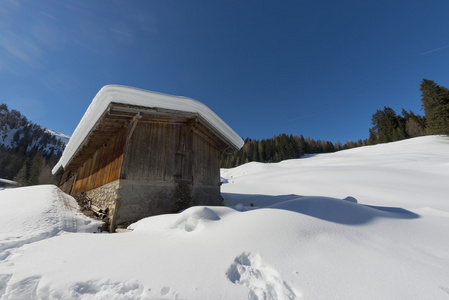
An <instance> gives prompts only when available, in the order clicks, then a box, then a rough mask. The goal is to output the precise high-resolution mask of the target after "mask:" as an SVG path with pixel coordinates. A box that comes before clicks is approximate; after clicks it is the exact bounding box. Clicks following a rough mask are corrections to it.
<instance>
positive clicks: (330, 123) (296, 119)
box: [0, 0, 449, 143]
mask: <svg viewBox="0 0 449 300" xmlns="http://www.w3.org/2000/svg"><path fill="white" fill-rule="evenodd" d="M448 16H449V1H447V0H442V1H432V0H429V1H427V0H426V1H413V0H409V1H394V0H388V1H383V0H375V1H360V0H350V1H302V0H297V1H230V0H223V1H187V0H183V1H110V0H108V1H91V0H85V1H82V0H77V1H59V0H58V1H35V0H30V1H8V0H2V1H1V2H0V103H6V104H8V106H9V107H10V108H11V109H18V110H20V111H21V112H22V113H24V114H25V115H26V116H27V117H28V118H29V119H31V120H32V121H33V122H35V123H37V124H39V125H42V126H44V127H47V128H50V129H54V130H57V131H61V132H63V133H66V134H68V135H70V134H71V133H72V132H73V130H74V129H75V127H76V126H77V124H78V122H79V120H80V119H81V117H82V116H83V114H84V112H85V110H86V109H87V107H88V105H89V104H90V102H91V101H92V99H93V97H94V96H95V94H96V93H97V92H98V91H99V90H100V88H101V87H102V86H104V85H107V84H122V85H129V86H134V87H138V88H143V89H147V90H151V91H157V92H162V93H167V94H173V95H180V96H187V97H191V98H194V99H196V100H199V101H201V102H203V103H205V104H206V105H207V106H209V107H210V108H211V109H212V110H214V111H215V112H216V113H217V114H218V115H219V116H220V117H221V118H222V119H223V120H224V121H225V122H227V123H228V124H229V125H230V126H231V127H232V128H233V129H234V130H235V131H236V132H237V133H238V134H239V135H241V136H242V137H244V138H246V137H251V138H256V139H262V138H269V137H273V136H274V135H275V134H280V133H287V134H302V135H304V136H305V137H307V136H309V137H311V138H314V139H325V140H331V141H333V142H335V141H337V140H340V141H341V142H343V143H344V142H345V141H347V140H357V139H364V138H367V137H368V128H370V127H371V124H370V121H371V115H372V114H373V113H375V111H376V110H377V109H382V108H383V107H384V106H390V107H392V108H393V109H394V110H395V111H396V112H397V113H400V112H401V109H402V108H405V109H407V110H410V109H411V110H413V111H414V112H415V113H420V114H423V112H422V111H421V110H420V109H421V102H420V92H419V84H420V82H421V80H422V78H427V79H432V80H434V81H436V82H437V83H438V84H440V85H443V86H449V78H448V74H449V17H448Z"/></svg>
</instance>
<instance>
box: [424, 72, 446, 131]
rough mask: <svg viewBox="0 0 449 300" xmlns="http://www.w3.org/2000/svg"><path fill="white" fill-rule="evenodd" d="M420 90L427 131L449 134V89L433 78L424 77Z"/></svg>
mask: <svg viewBox="0 0 449 300" xmlns="http://www.w3.org/2000/svg"><path fill="white" fill-rule="evenodd" d="M420 91H421V93H422V94H421V101H422V107H423V108H424V111H425V114H426V131H427V133H428V134H449V90H448V89H447V88H445V87H442V86H439V85H438V84H436V83H435V82H434V81H432V80H428V79H423V81H422V82H421V86H420Z"/></svg>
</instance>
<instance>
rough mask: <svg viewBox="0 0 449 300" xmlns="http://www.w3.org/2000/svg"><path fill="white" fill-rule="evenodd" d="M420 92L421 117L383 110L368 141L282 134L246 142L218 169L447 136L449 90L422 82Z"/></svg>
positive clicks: (373, 121)
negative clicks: (427, 136)
mask: <svg viewBox="0 0 449 300" xmlns="http://www.w3.org/2000/svg"><path fill="white" fill-rule="evenodd" d="M420 91H421V102H422V108H423V110H424V113H425V115H424V116H421V115H418V114H415V113H414V112H412V111H407V110H405V109H402V112H401V114H397V113H396V112H395V111H394V110H393V109H392V108H390V107H387V106H385V107H384V108H383V109H378V110H377V111H376V112H375V113H374V114H373V115H372V117H371V125H372V127H371V128H370V129H369V138H368V139H365V140H358V141H357V142H346V143H345V144H342V143H341V142H336V143H332V142H330V141H323V140H314V139H311V138H304V137H303V136H302V135H300V136H298V135H286V134H281V135H277V136H274V137H273V138H269V139H262V140H254V139H250V138H247V139H246V140H245V144H244V146H243V147H242V149H240V150H239V151H237V152H236V153H233V154H228V155H223V156H222V159H221V163H220V164H221V167H222V168H232V167H236V166H239V165H241V164H244V163H247V162H251V161H257V162H267V163H271V162H279V161H282V160H285V159H292V158H300V157H303V156H305V155H307V154H317V153H328V152H335V151H339V150H344V149H349V148H354V147H360V146H365V145H375V144H379V143H388V142H394V141H399V140H403V139H408V138H413V137H418V136H423V135H434V134H446V135H448V134H449V90H448V89H447V88H446V87H443V86H440V85H438V84H437V83H435V82H434V81H432V80H428V79H423V80H422V82H421V85H420Z"/></svg>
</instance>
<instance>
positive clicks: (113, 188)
mask: <svg viewBox="0 0 449 300" xmlns="http://www.w3.org/2000/svg"><path fill="white" fill-rule="evenodd" d="M119 184H120V180H115V181H112V182H109V183H106V184H104V185H102V186H100V187H98V188H95V189H92V190H90V191H86V196H87V197H88V198H89V199H91V200H92V205H95V206H97V207H98V208H100V209H101V210H103V212H105V214H106V215H107V216H108V217H109V218H111V217H112V215H113V213H114V207H115V201H116V200H117V198H118V189H119Z"/></svg>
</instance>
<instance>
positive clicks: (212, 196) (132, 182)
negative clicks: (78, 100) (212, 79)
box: [53, 85, 243, 231]
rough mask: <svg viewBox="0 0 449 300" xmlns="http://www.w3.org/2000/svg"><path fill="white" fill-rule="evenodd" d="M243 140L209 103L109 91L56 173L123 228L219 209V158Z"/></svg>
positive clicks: (69, 188)
mask: <svg viewBox="0 0 449 300" xmlns="http://www.w3.org/2000/svg"><path fill="white" fill-rule="evenodd" d="M242 146H243V141H242V139H241V138H240V137H239V136H238V135H237V134H236V133H235V132H234V131H233V130H232V129H231V128H230V127H229V126H228V125H226V124H225V123H224V122H223V121H222V120H221V119H220V118H219V117H218V116H217V115H216V114H215V113H213V112H212V111H211V110H210V109H209V108H208V107H206V106H205V105H204V104H202V103H200V102H198V101H196V100H193V99H189V98H184V97H177V96H170V95H165V94H160V93H154V92H149V91H145V90H140V89H136V88H131V87H124V86H117V85H109V86H105V87H103V88H102V89H101V90H100V91H99V92H98V94H97V95H96V96H95V98H94V100H93V101H92V103H91V105H90V106H89V108H88V110H87V111H86V113H85V115H84V116H83V118H82V119H81V121H80V123H79V125H78V127H77V128H76V129H75V131H74V133H73V135H72V137H71V139H70V141H69V143H68V145H67V147H66V149H65V150H64V153H63V155H62V157H61V159H60V161H59V162H58V164H57V165H56V166H55V167H54V169H53V174H57V175H60V176H61V179H60V184H59V185H60V188H61V189H62V190H63V191H64V192H66V193H68V194H71V195H74V196H76V195H80V194H83V195H85V196H86V197H87V198H88V199H89V200H90V201H91V204H92V206H93V207H96V208H97V210H99V211H101V212H103V213H104V214H105V216H107V217H108V219H109V220H110V229H111V230H112V231H113V230H115V228H116V226H117V225H119V224H121V223H129V222H134V221H137V220H139V219H141V218H144V217H147V216H151V215H157V214H163V213H171V212H177V211H179V210H180V209H183V208H186V207H189V206H193V205H218V204H220V202H221V195H220V167H219V163H220V156H221V155H222V154H223V153H224V152H227V151H236V150H238V149H240V148H241V147H242Z"/></svg>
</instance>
